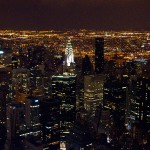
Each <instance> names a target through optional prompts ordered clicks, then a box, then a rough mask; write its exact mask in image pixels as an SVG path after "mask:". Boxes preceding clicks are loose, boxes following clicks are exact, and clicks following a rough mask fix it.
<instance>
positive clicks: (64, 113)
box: [52, 39, 76, 148]
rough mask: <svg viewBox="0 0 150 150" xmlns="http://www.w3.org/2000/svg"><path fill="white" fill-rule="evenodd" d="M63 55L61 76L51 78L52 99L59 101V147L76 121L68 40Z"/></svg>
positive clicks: (74, 83)
mask: <svg viewBox="0 0 150 150" xmlns="http://www.w3.org/2000/svg"><path fill="white" fill-rule="evenodd" d="M65 55H66V60H65V62H64V64H63V74H62V75H57V76H52V98H53V99H58V100H59V101H60V145H64V146H65V143H66V136H67V134H69V130H70V128H71V127H72V126H73V123H74V121H75V119H76V75H75V63H74V55H73V49H72V46H71V41H70V39H69V40H68V43H67V46H66V50H65ZM60 148H61V146H60Z"/></svg>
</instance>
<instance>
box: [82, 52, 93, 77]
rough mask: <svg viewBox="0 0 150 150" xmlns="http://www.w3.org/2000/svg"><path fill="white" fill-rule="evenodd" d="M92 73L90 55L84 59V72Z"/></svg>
mask: <svg viewBox="0 0 150 150" xmlns="http://www.w3.org/2000/svg"><path fill="white" fill-rule="evenodd" d="M91 73H92V64H91V62H90V58H89V56H88V55H85V57H84V58H83V59H82V74H83V75H89V74H91Z"/></svg>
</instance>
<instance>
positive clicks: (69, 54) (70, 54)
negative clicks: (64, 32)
mask: <svg viewBox="0 0 150 150" xmlns="http://www.w3.org/2000/svg"><path fill="white" fill-rule="evenodd" d="M65 55H66V63H67V66H70V64H71V63H74V54H73V48H72V45H71V39H69V40H68V43H67V45H66V50H65Z"/></svg>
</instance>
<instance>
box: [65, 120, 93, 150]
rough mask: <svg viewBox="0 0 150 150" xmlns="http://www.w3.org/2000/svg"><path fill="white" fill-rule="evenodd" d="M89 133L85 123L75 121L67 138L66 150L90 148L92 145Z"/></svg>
mask: <svg viewBox="0 0 150 150" xmlns="http://www.w3.org/2000/svg"><path fill="white" fill-rule="evenodd" d="M90 132H91V131H90V127H89V126H88V123H87V122H86V121H83V122H80V121H79V120H78V121H76V122H75V123H74V125H73V127H72V128H71V129H70V133H69V134H68V136H67V146H66V149H67V150H69V149H71V148H73V149H75V150H80V149H86V148H88V147H90V146H91V145H92V144H91V143H92V136H91V134H90Z"/></svg>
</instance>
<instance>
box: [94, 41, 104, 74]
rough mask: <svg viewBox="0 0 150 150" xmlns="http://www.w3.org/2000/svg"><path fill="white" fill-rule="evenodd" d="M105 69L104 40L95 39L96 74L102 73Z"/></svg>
mask: <svg viewBox="0 0 150 150" xmlns="http://www.w3.org/2000/svg"><path fill="white" fill-rule="evenodd" d="M103 69H104V38H96V39H95V72H96V74H99V73H102V72H103Z"/></svg>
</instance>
